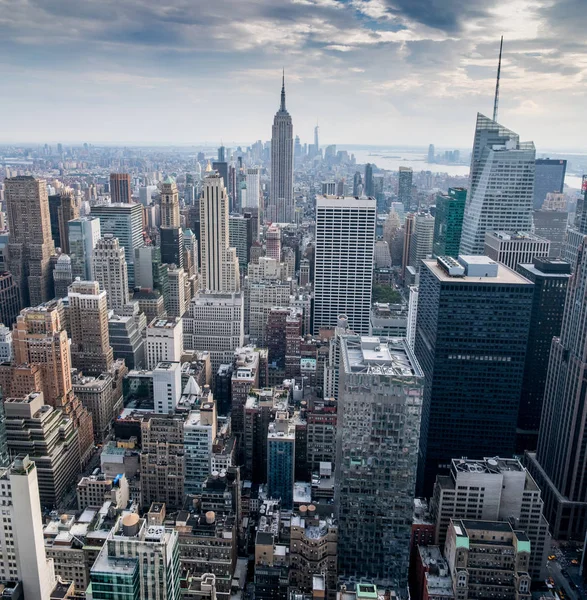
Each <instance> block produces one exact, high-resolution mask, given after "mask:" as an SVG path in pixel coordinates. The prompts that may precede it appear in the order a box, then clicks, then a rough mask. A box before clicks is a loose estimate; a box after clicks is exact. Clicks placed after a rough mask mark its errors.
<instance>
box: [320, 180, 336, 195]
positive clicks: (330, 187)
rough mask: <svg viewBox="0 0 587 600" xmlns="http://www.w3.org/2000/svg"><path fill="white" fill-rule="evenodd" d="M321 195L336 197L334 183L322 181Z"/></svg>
mask: <svg viewBox="0 0 587 600" xmlns="http://www.w3.org/2000/svg"><path fill="white" fill-rule="evenodd" d="M322 195H323V196H336V181H323V182H322Z"/></svg>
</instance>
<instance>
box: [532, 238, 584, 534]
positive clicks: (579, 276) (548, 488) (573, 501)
mask: <svg viewBox="0 0 587 600" xmlns="http://www.w3.org/2000/svg"><path fill="white" fill-rule="evenodd" d="M586 281H587V238H584V239H583V242H582V243H581V246H580V247H579V253H578V257H577V263H576V265H575V270H574V272H573V275H572V276H571V278H570V279H569V284H568V291H567V296H566V302H565V309H564V313H563V322H562V328H561V333H560V337H555V338H553V340H552V345H551V350H550V361H549V365H548V374H547V377H546V390H545V392H544V404H543V407H542V420H541V422H540V433H539V437H538V449H537V451H536V454H529V455H527V459H528V469H529V470H530V472H531V473H532V475H533V477H534V479H536V482H537V483H538V485H539V486H540V488H541V490H542V494H543V498H544V503H545V505H546V511H545V513H546V518H547V519H548V521H549V523H550V526H551V531H552V535H553V537H555V538H556V539H576V540H582V539H583V538H584V537H585V529H586V526H587V478H586V477H585V474H586V473H587V453H586V452H585V448H586V447H587V425H586V423H587V401H586V395H587V386H586V385H585V379H586V377H587V360H586V357H585V344H586V340H587V327H586V323H587V320H586V319H587V302H585V285H586Z"/></svg>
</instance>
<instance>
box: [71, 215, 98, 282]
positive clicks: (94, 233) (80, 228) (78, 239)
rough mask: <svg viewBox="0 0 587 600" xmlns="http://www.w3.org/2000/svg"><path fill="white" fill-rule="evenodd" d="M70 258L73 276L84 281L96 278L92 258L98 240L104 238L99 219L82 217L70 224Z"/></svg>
mask: <svg viewBox="0 0 587 600" xmlns="http://www.w3.org/2000/svg"><path fill="white" fill-rule="evenodd" d="M68 227H69V257H70V258H71V274H72V275H73V278H74V279H75V278H76V277H79V278H80V279H82V280H83V281H91V280H92V279H93V278H94V275H93V272H92V256H93V254H94V248H95V247H96V244H97V243H98V240H99V239H100V238H101V237H102V232H101V229H100V219H98V218H97V217H80V218H79V219H73V220H72V221H69V223H68Z"/></svg>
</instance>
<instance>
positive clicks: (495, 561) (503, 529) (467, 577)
mask: <svg viewBox="0 0 587 600" xmlns="http://www.w3.org/2000/svg"><path fill="white" fill-rule="evenodd" d="M530 548H531V544H530V541H529V540H528V538H527V536H526V535H524V533H523V532H520V531H514V529H513V528H512V526H511V525H510V524H509V523H495V522H491V521H470V520H460V519H455V520H451V524H450V526H449V531H448V535H447V540H446V546H445V550H444V554H445V557H446V561H447V563H448V568H449V570H450V574H451V577H452V581H453V592H454V595H455V598H458V599H459V600H461V599H462V600H473V599H477V598H491V597H492V598H497V597H499V598H508V599H510V598H511V599H512V600H530V599H531V597H532V594H531V593H530V584H531V579H530V575H529V574H528V567H529V561H530Z"/></svg>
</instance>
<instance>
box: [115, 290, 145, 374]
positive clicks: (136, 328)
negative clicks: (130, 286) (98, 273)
mask: <svg viewBox="0 0 587 600" xmlns="http://www.w3.org/2000/svg"><path fill="white" fill-rule="evenodd" d="M130 306H132V307H133V310H135V311H136V313H135V314H134V315H117V314H113V315H111V316H110V318H109V319H108V334H109V337H110V345H111V346H112V350H113V354H114V358H116V359H119V358H122V359H124V362H125V364H126V366H127V367H128V368H129V369H143V368H144V367H145V342H144V340H143V336H142V331H143V329H142V328H141V327H140V323H139V318H140V317H142V318H143V319H145V321H146V317H145V316H144V314H143V313H139V306H138V303H136V302H133V303H131V305H130ZM145 329H146V324H145Z"/></svg>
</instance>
